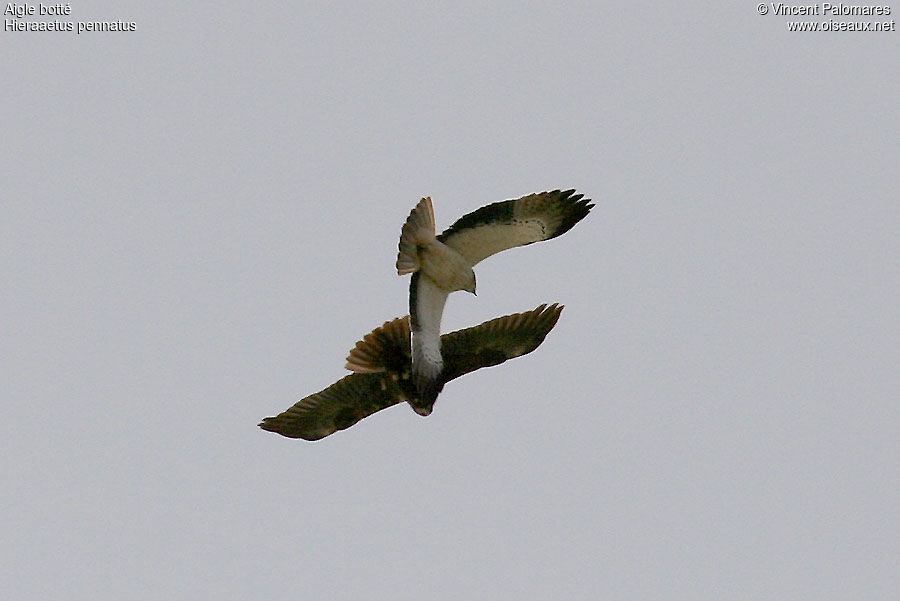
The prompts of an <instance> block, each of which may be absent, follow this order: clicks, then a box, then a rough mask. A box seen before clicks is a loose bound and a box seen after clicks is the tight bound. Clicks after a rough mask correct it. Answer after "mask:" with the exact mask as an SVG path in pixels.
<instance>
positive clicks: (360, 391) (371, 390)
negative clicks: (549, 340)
mask: <svg viewBox="0 0 900 601" xmlns="http://www.w3.org/2000/svg"><path fill="white" fill-rule="evenodd" d="M562 310H563V306H562V305H559V304H556V303H554V304H552V305H549V306H548V305H540V306H538V307H537V308H535V309H533V310H531V311H527V312H524V313H514V314H512V315H506V316H504V317H498V318H496V319H492V320H490V321H486V322H484V323H482V324H480V325H477V326H474V327H471V328H466V329H464V330H458V331H456V332H452V333H450V334H444V335H443V336H441V339H440V340H441V348H442V351H443V367H442V369H441V372H440V374H438V382H439V383H440V386H441V388H442V387H443V386H444V384H446V383H447V382H449V381H450V380H453V379H456V378H458V377H460V376H462V375H465V374H467V373H470V372H473V371H475V370H477V369H481V368H482V367H491V366H494V365H499V364H501V363H503V362H504V361H507V360H508V359H513V358H515V357H520V356H522V355H526V354H528V353H530V352H531V351H533V350H534V349H536V348H537V347H538V346H540V345H541V343H542V342H543V341H544V338H545V337H546V336H547V334H548V333H549V332H550V330H552V329H553V327H554V326H555V325H556V322H557V321H558V320H559V315H560V313H561V312H562ZM410 363H411V352H410V330H409V319H408V317H398V318H397V319H394V320H393V321H388V322H385V323H384V325H382V326H381V327H380V328H376V329H375V330H373V331H372V332H371V333H369V334H367V335H366V336H365V337H364V338H363V339H362V340H361V341H360V342H357V343H356V346H355V347H354V348H353V349H352V350H351V351H350V355H349V356H348V357H347V367H348V368H355V370H356V373H352V374H350V375H348V376H345V377H343V378H342V379H340V380H338V381H337V382H335V383H334V384H332V385H331V386H329V387H328V388H325V389H324V390H320V391H319V392H317V393H315V394H311V395H309V396H308V397H306V398H303V399H301V400H299V401H297V402H296V403H295V404H294V405H293V406H292V407H290V408H289V409H287V410H286V411H284V412H282V413H280V414H279V415H276V416H275V417H267V418H265V419H263V420H262V422H261V423H260V424H259V427H260V428H262V429H263V430H268V431H269V432H275V433H277V434H281V435H282V436H287V437H288V438H303V439H306V440H318V439H320V438H324V437H325V436H328V435H329V434H332V433H334V432H336V431H337V430H343V429H345V428H349V427H350V426H352V425H353V424H355V423H356V422H358V421H359V420H361V419H363V418H364V417H368V416H370V415H372V414H373V413H375V412H377V411H381V410H382V409H386V408H387V407H391V406H393V405H396V404H398V403H401V402H403V401H406V402H407V403H409V404H410V405H411V406H412V408H413V409H414V410H415V411H416V413H419V414H420V415H428V414H429V413H430V412H431V407H432V405H433V404H434V401H433V400H431V401H428V400H426V399H423V398H422V397H421V396H420V394H419V392H418V391H417V389H416V387H415V385H414V384H413V382H412V381H411V378H410V374H411V364H410Z"/></svg>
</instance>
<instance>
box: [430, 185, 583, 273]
mask: <svg viewBox="0 0 900 601" xmlns="http://www.w3.org/2000/svg"><path fill="white" fill-rule="evenodd" d="M593 206H594V205H593V204H591V201H590V199H589V198H584V195H583V194H575V190H565V191H562V192H561V191H559V190H554V191H552V192H539V193H537V194H529V195H528V196H523V197H522V198H518V199H515V200H504V201H501V202H495V203H493V204H489V205H487V206H484V207H481V208H480V209H477V210H475V211H472V212H471V213H469V214H468V215H463V216H462V217H460V218H459V219H458V220H457V221H456V223H454V224H453V225H451V226H450V227H449V228H447V229H446V230H444V231H443V232H442V233H441V234H440V235H439V236H438V237H437V239H438V240H440V241H441V242H443V243H444V244H446V245H447V246H449V247H451V248H453V249H454V250H456V251H457V252H458V253H460V254H461V255H462V256H463V257H465V258H466V260H467V261H468V262H469V264H470V265H473V266H474V265H475V264H476V263H478V262H480V261H482V260H483V259H485V258H487V257H489V256H491V255H493V254H496V253H498V252H500V251H502V250H506V249H508V248H513V247H516V246H524V245H526V244H532V243H534V242H540V241H541V240H549V239H550V238H555V237H557V236H561V235H562V234H565V233H566V232H567V231H569V230H570V229H572V227H573V226H574V225H575V224H576V223H578V222H579V221H581V220H582V219H584V218H585V216H587V214H588V213H589V212H590V210H591V208H592V207H593Z"/></svg>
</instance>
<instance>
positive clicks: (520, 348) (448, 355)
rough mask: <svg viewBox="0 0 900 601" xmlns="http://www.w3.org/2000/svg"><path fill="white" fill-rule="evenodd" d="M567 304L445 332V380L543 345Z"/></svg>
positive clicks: (520, 354) (443, 337)
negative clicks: (448, 332)
mask: <svg viewBox="0 0 900 601" xmlns="http://www.w3.org/2000/svg"><path fill="white" fill-rule="evenodd" d="M562 310H563V305H560V304H557V303H553V304H552V305H550V306H547V305H540V306H539V307H537V308H536V309H534V310H532V311H527V312H525V313H515V314H513V315H507V316H505V317H498V318H496V319H492V320H490V321H486V322H484V323H483V324H481V325H478V326H475V327H474V328H466V329H465V330H458V331H456V332H452V333H450V334H445V335H443V336H441V344H442V349H443V355H444V371H443V372H442V373H441V378H442V379H443V381H444V382H445V383H446V382H449V381H450V380H453V379H456V378H458V377H460V376H464V375H465V374H467V373H470V372H473V371H475V370H476V369H481V368H482V367H491V366H493V365H499V364H501V363H503V362H504V361H507V360H509V359H513V358H515V357H520V356H522V355H526V354H528V353H530V352H531V351H533V350H534V349H536V348H537V347H539V346H540V345H541V343H542V342H543V341H544V338H545V337H546V336H547V334H548V333H549V332H550V330H552V329H553V326H555V325H556V322H557V321H559V315H560V313H562Z"/></svg>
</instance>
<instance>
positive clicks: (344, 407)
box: [259, 374, 405, 440]
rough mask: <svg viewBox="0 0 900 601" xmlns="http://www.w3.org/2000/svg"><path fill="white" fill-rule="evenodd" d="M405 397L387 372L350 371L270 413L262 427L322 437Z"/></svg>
mask: <svg viewBox="0 0 900 601" xmlns="http://www.w3.org/2000/svg"><path fill="white" fill-rule="evenodd" d="M403 400H405V397H404V396H403V394H402V392H401V391H400V388H399V387H398V385H397V382H395V381H394V380H393V379H392V378H391V377H390V375H388V374H350V375H349V376H346V377H344V378H342V379H340V380H338V381H337V382H335V383H334V384H332V385H331V386H329V387H328V388H326V389H325V390H320V391H319V392H317V393H315V394H311V395H309V396H308V397H306V398H304V399H301V400H299V401H297V402H296V403H294V405H293V406H292V407H291V408H289V409H288V410H286V411H284V412H282V413H280V414H278V415H276V416H275V417H267V418H265V419H263V420H262V422H260V424H259V427H260V428H262V429H263V430H268V431H269V432H275V433H277V434H281V435H282V436H287V437H288V438H303V439H306V440H319V439H320V438H324V437H326V436H328V435H329V434H332V433H334V432H336V431H338V430H343V429H345V428H349V427H350V426H352V425H353V424H355V423H356V422H358V421H359V420H361V419H362V418H364V417H368V416H370V415H372V414H373V413H376V412H378V411H381V410H382V409H386V408H388V407H391V406H393V405H396V404H397V403H400V402H402V401H403Z"/></svg>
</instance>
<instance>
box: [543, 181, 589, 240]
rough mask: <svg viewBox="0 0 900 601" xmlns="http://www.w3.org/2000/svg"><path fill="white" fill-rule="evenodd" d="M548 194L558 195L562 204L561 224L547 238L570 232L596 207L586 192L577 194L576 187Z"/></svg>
mask: <svg viewBox="0 0 900 601" xmlns="http://www.w3.org/2000/svg"><path fill="white" fill-rule="evenodd" d="M548 194H550V195H558V198H559V202H560V204H561V205H562V206H561V212H562V214H561V215H560V222H559V225H557V226H556V229H555V230H553V233H552V234H550V236H549V237H548V238H547V239H548V240H549V239H550V238H556V237H557V236H562V235H563V234H565V233H566V232H568V231H569V230H570V229H572V228H573V227H575V224H576V223H578V222H579V221H581V220H582V219H584V218H585V217H587V214H588V213H590V212H591V209H592V208H594V204H593V203H592V202H591V199H590V198H585V197H584V194H576V193H575V189H574V188H572V189H570V190H564V191H559V190H554V191H552V192H549V193H548Z"/></svg>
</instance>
